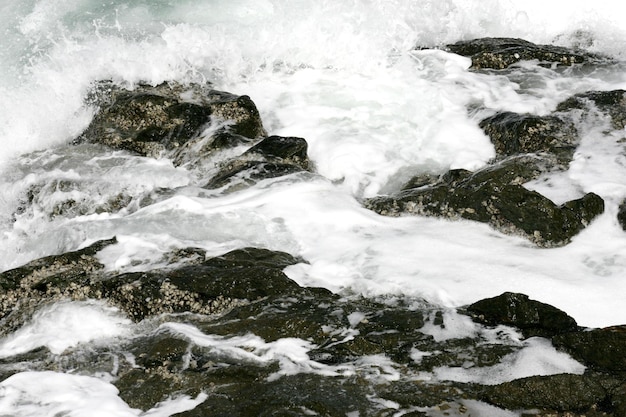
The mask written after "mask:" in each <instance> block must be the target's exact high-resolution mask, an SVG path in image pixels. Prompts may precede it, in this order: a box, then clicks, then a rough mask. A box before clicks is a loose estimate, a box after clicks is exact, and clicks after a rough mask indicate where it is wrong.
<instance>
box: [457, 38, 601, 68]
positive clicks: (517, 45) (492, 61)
mask: <svg viewBox="0 0 626 417" xmlns="http://www.w3.org/2000/svg"><path fill="white" fill-rule="evenodd" d="M447 49H448V50H449V51H450V52H453V53H455V54H459V55H463V56H468V57H471V58H472V67H471V68H472V69H485V68H490V69H505V68H508V67H509V66H511V65H513V64H516V63H518V62H520V61H531V60H537V61H539V62H540V63H541V64H543V65H546V66H551V65H553V64H554V65H566V66H570V65H574V64H581V63H585V62H595V61H599V60H600V57H598V56H596V55H593V54H590V53H587V52H584V51H574V50H570V49H567V48H563V47H559V46H552V45H536V44H534V43H531V42H528V41H525V40H523V39H515V38H480V39H474V40H469V41H460V42H457V43H455V44H452V45H448V46H447Z"/></svg>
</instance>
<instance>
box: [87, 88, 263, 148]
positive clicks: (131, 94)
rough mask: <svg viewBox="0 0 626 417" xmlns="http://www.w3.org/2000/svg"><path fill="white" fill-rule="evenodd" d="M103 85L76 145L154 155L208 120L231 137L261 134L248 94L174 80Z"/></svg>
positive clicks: (184, 140) (191, 134)
mask: <svg viewBox="0 0 626 417" xmlns="http://www.w3.org/2000/svg"><path fill="white" fill-rule="evenodd" d="M105 86H106V87H103V86H100V87H99V92H98V93H97V94H96V95H97V96H98V102H99V104H100V106H101V108H100V110H99V111H98V112H97V113H96V115H95V117H94V119H93V121H92V122H91V124H90V125H89V127H88V128H87V129H86V130H85V131H84V132H83V133H82V135H81V136H80V137H79V138H78V139H77V142H79V143H80V142H91V143H101V144H104V145H107V146H109V147H112V148H114V149H122V150H127V151H131V152H136V153H138V154H140V155H144V156H153V157H156V156H159V155H161V154H162V153H163V152H164V151H174V150H176V149H177V148H179V147H182V146H184V145H186V144H187V143H188V142H190V141H192V140H193V139H197V138H198V136H199V135H200V134H201V133H202V130H204V129H205V128H206V127H207V126H209V125H210V124H212V123H222V124H223V123H226V124H227V125H228V128H227V131H228V132H230V133H232V134H233V135H235V136H236V137H240V136H242V137H245V138H249V139H258V138H261V137H264V136H266V132H265V129H264V128H263V125H262V122H261V118H260V116H259V112H258V110H257V109H256V106H255V105H254V103H253V102H252V100H251V99H250V97H248V96H236V95H233V94H230V93H226V92H220V91H215V90H211V89H210V86H202V85H190V86H182V85H180V84H176V83H167V84H165V83H164V84H161V85H159V86H156V87H151V86H146V85H140V86H138V87H136V88H135V89H134V90H132V91H129V90H124V89H121V88H119V87H116V86H114V85H113V84H110V83H106V84H105Z"/></svg>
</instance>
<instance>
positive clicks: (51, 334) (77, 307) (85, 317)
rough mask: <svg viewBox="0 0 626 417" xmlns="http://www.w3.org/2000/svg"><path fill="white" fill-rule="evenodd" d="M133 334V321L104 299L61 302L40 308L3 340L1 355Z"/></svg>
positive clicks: (60, 349) (56, 348) (55, 349)
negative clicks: (105, 302)
mask: <svg viewBox="0 0 626 417" xmlns="http://www.w3.org/2000/svg"><path fill="white" fill-rule="evenodd" d="M128 334H130V320H129V319H127V318H126V317H124V316H123V315H122V314H121V313H120V312H119V311H118V310H117V309H115V308H112V307H109V306H106V305H105V304H103V303H102V302H96V301H84V302H79V301H75V302H59V303H55V304H52V305H49V306H47V307H44V308H42V309H41V310H39V311H37V312H36V313H35V314H34V316H33V318H32V319H31V320H30V321H29V322H28V323H26V324H25V325H24V326H22V327H20V328H19V329H18V330H17V331H15V332H14V333H11V334H9V335H8V336H6V337H4V338H3V339H0V357H2V358H7V357H10V356H14V355H18V354H20V353H25V352H28V351H31V350H33V349H36V348H39V347H42V346H43V347H47V348H48V349H49V350H50V352H52V353H53V354H61V353H63V352H64V351H65V350H66V349H68V348H71V347H74V346H77V345H78V344H80V343H87V342H92V341H107V340H108V341H111V340H112V338H115V337H120V336H124V335H128Z"/></svg>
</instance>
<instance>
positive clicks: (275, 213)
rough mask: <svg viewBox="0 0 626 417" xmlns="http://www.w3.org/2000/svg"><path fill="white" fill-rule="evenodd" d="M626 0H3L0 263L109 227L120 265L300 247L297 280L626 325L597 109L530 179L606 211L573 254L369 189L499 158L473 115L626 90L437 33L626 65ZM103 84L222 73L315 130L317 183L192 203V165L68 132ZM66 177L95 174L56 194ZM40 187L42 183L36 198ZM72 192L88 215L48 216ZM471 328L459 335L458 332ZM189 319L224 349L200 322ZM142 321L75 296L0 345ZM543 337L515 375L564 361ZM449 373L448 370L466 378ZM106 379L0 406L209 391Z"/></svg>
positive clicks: (24, 345) (76, 378) (288, 123)
mask: <svg viewBox="0 0 626 417" xmlns="http://www.w3.org/2000/svg"><path fill="white" fill-rule="evenodd" d="M621 8H622V6H621V4H618V2H588V1H568V2H550V3H548V2H540V1H530V0H524V1H505V0H501V1H495V0H488V1H485V0H471V1H461V0H444V1H429V0H393V1H387V0H384V1H383V0H369V1H366V0H350V1H334V2H331V1H315V2H311V1H300V0H297V1H283V0H261V1H259V0H255V1H248V0H229V1H222V0H201V1H198V0H179V1H167V0H156V1H148V0H104V1H96V0H26V1H23V0H4V1H3V3H2V5H1V6H0V12H1V13H0V16H1V18H0V33H1V34H2V42H1V43H0V143H1V144H2V146H1V147H0V172H1V173H2V175H1V176H0V270H1V271H4V270H7V269H10V268H14V267H17V266H19V265H22V264H24V263H26V262H28V261H30V260H33V259H36V258H39V257H42V256H46V255H51V254H59V253H63V252H66V251H69V250H74V249H77V248H80V247H83V246H86V245H88V244H90V243H92V242H94V241H96V240H99V239H105V238H110V237H111V236H113V235H115V236H117V239H118V241H119V243H118V244H117V245H114V246H111V247H108V248H106V249H105V250H103V251H102V252H101V253H100V254H99V256H100V260H101V261H102V262H103V263H105V265H106V267H107V269H109V270H117V271H136V270H146V269H149V268H153V267H155V266H158V262H159V259H160V258H161V255H162V254H163V253H165V252H167V251H170V250H172V249H175V248H184V247H190V246H191V247H199V248H202V249H204V250H206V251H207V255H208V256H212V255H219V254H222V253H225V252H226V251H228V250H231V249H235V248H241V247H246V246H256V247H262V248H268V249H272V250H281V251H286V252H289V253H291V254H293V255H295V256H301V257H302V258H304V259H306V260H307V261H308V263H307V264H299V265H295V266H291V267H289V268H287V270H286V273H287V274H288V275H289V277H291V278H292V279H294V280H295V281H296V282H298V283H299V284H300V285H303V286H318V287H325V288H328V289H330V290H331V291H333V292H336V293H340V294H345V295H351V294H361V295H365V296H380V295H393V296H403V297H404V296H405V297H414V298H415V299H425V300H426V301H428V302H430V303H432V304H434V305H439V306H442V307H457V306H461V305H465V304H468V303H471V302H474V301H476V300H478V299H481V298H485V297H490V296H495V295H497V294H500V293H502V292H504V291H515V292H522V293H525V294H528V295H529V296H531V297H532V298H534V299H536V300H540V301H542V302H546V303H549V304H552V305H554V306H556V307H559V308H561V309H563V310H565V311H567V312H568V313H569V314H570V315H572V316H573V317H574V318H575V319H576V320H577V321H578V323H579V324H580V325H583V326H593V327H601V326H608V325H615V324H623V323H626V308H624V304H623V298H622V294H624V293H626V280H625V279H624V277H625V276H626V234H625V233H624V232H623V231H622V229H621V227H620V226H619V225H618V223H617V220H616V212H617V207H618V204H619V203H620V202H621V201H622V200H623V199H624V197H626V152H625V149H624V144H623V140H622V139H623V137H624V132H623V131H609V132H607V129H606V126H605V125H603V124H602V123H600V122H598V123H597V124H587V125H584V126H581V127H580V131H581V132H583V137H582V142H581V145H580V147H579V148H578V150H577V153H576V155H575V157H574V160H573V162H572V163H571V164H570V166H569V169H568V170H567V171H566V172H564V173H561V174H558V175H556V174H555V175H554V176H552V177H550V178H547V179H545V181H541V182H534V183H531V184H527V187H529V188H532V189H535V190H538V191H540V192H542V193H544V194H545V195H547V196H548V197H549V198H551V199H553V201H555V202H556V203H562V202H564V201H567V200H570V199H572V198H578V197H580V196H582V195H583V194H584V193H587V192H595V193H597V194H599V195H600V196H601V197H603V198H604V200H605V203H606V210H605V213H604V214H603V215H601V216H600V217H599V218H597V219H596V220H595V221H594V222H593V223H592V224H591V225H590V226H589V227H588V228H586V229H585V230H584V231H583V232H582V233H580V234H579V235H578V236H576V237H575V238H574V240H573V242H572V243H571V244H569V245H567V246H565V247H562V248H555V249H539V248H536V247H534V246H533V245H532V244H530V243H529V242H527V241H526V240H524V239H522V238H518V237H512V236H506V235H503V234H501V233H499V232H497V231H494V230H493V229H491V228H490V227H489V226H486V225H483V224H478V223H473V222H468V221H454V222H452V221H447V220H441V219H435V218H425V217H399V218H386V217H382V216H379V215H377V214H375V213H373V212H371V211H369V210H366V209H364V208H363V207H362V205H361V203H360V201H361V199H362V198H367V197H373V196H376V195H380V194H385V193H390V192H393V191H397V190H398V189H399V188H400V186H401V185H402V184H403V183H404V182H406V181H407V180H408V179H409V178H411V177H412V176H413V175H415V174H417V173H425V172H426V173H435V174H439V173H443V172H445V171H447V170H449V169H451V168H465V169H470V170H474V169H477V168H480V167H481V166H484V165H485V163H486V162H487V161H489V160H490V159H491V158H493V157H494V155H495V153H494V148H493V145H492V144H491V142H490V140H489V138H488V137H487V136H486V135H485V134H484V132H483V131H482V130H481V129H480V128H479V127H478V122H479V121H480V120H481V119H483V118H484V117H486V116H488V115H491V114H493V113H495V112H496V111H501V110H509V111H514V112H520V113H524V112H528V113H532V114H538V115H545V114H547V113H549V112H550V111H553V110H554V109H555V107H556V105H557V104H558V103H559V102H560V101H563V100H564V99H566V98H568V97H570V96H571V95H573V94H575V93H579V92H584V91H589V90H612V89H624V88H626V67H625V66H624V65H613V66H610V67H607V68H606V69H604V70H597V71H594V72H592V73H581V72H576V71H567V70H559V72H558V73H557V70H556V69H551V68H543V67H538V66H536V65H533V64H532V63H529V64H528V65H526V64H524V65H520V66H519V67H518V68H517V69H516V70H513V71H509V72H507V73H506V74H500V75H487V74H485V73H480V72H471V71H468V67H469V66H470V60H469V59H468V58H464V57H460V56H458V55H454V54H451V53H447V52H444V51H442V50H438V49H436V48H437V47H441V46H444V45H445V44H447V43H453V42H456V41H459V40H464V39H472V38H477V37H484V36H507V37H520V38H524V39H526V40H529V41H532V42H536V43H551V44H556V45H562V46H567V47H583V48H585V49H586V50H588V51H590V52H595V53H600V54H604V55H608V56H612V57H614V58H616V59H617V60H622V59H623V60H626V26H625V24H624V20H623V18H622V16H623V14H622V13H620V12H621ZM423 47H426V48H429V49H422V48H423ZM98 80H112V81H113V82H114V83H116V84H119V85H121V86H125V87H129V88H132V87H133V86H134V85H136V84H138V83H148V84H153V85H156V84H158V83H161V82H163V81H168V80H176V81H179V82H182V83H189V82H210V83H212V84H213V86H214V88H216V89H218V90H224V91H229V92H232V93H235V94H240V95H242V94H246V95H249V96H250V97H251V98H252V100H253V101H254V102H255V103H256V105H257V107H258V109H259V111H260V113H261V117H262V119H263V122H264V125H265V128H266V130H267V131H268V132H269V133H270V134H275V135H283V136H289V135H291V136H299V137H304V138H306V140H307V142H308V143H309V156H310V158H311V160H312V161H313V162H314V163H315V169H316V172H317V173H319V174H320V176H316V177H314V178H308V179H306V180H302V179H300V178H294V177H287V178H279V179H275V180H272V181H266V182H262V183H260V184H258V185H256V186H254V187H251V188H249V189H246V190H243V191H239V192H235V193H230V194H226V195H218V194H214V195H207V196H206V197H205V198H201V197H199V196H198V194H197V193H196V192H194V190H195V187H196V186H198V185H199V181H200V180H199V173H198V172H195V171H193V170H190V169H185V168H181V167H176V166H174V164H173V163H172V162H171V161H169V160H167V159H151V158H144V157H139V156H133V155H131V154H127V153H123V152H119V151H117V152H113V151H109V152H108V153H102V152H98V153H96V152H95V151H93V150H91V149H90V148H81V147H71V146H68V144H69V143H70V141H71V140H72V139H73V138H75V137H76V136H77V135H78V134H80V132H82V131H83V129H85V128H86V127H87V125H88V124H89V122H90V120H91V118H92V117H93V115H94V112H95V111H96V109H95V107H93V106H91V105H89V104H86V103H89V101H88V100H86V98H87V97H88V95H89V92H90V91H91V88H92V86H93V83H94V82H96V81H98ZM469 109H481V110H479V111H474V112H472V111H468V110H469ZM64 180H73V181H75V182H79V183H80V184H82V186H81V187H80V188H79V189H74V188H71V189H64V188H63V187H62V186H59V184H61V183H62V182H63V181H64ZM32 187H39V188H38V189H41V190H43V191H42V192H41V193H39V194H38V196H39V197H38V198H35V199H34V200H33V201H30V202H29V204H25V202H24V198H25V197H24V196H25V195H27V194H28V190H29V189H32ZM161 188H168V189H174V188H175V189H177V190H179V191H178V192H177V194H175V195H172V196H170V197H169V198H166V199H163V200H162V201H159V202H158V203H156V204H153V205H149V206H143V207H142V206H140V205H139V204H133V203H132V201H138V200H139V199H140V198H141V197H142V196H145V195H150V193H151V192H153V191H155V190H158V189H161ZM120 193H123V194H124V195H126V196H127V197H128V198H129V199H130V201H131V204H129V205H128V206H126V207H125V208H124V209H122V210H120V211H115V212H109V211H107V210H106V208H104V209H102V210H97V211H95V212H94V211H93V210H91V211H90V210H89V208H90V207H92V208H93V207H96V206H101V207H106V202H108V201H110V200H111V199H112V198H114V197H115V196H117V195H119V194H120ZM68 198H71V199H72V200H73V201H79V202H81V204H82V206H81V207H83V209H81V208H80V207H79V208H78V209H76V210H74V211H70V212H68V211H63V210H62V211H58V210H56V207H58V205H59V204H62V202H63V201H66V200H68ZM77 317H80V318H81V320H77ZM172 326H174V324H172ZM178 326H180V325H178ZM463 326H464V325H463V323H459V324H458V328H456V329H454V330H455V331H458V332H459V334H463V332H464V327H463ZM176 329H177V330H176V331H179V332H183V333H184V334H186V335H188V337H190V338H195V339H194V340H197V341H198V343H213V344H216V345H219V341H218V340H217V339H210V337H211V336H210V335H204V334H197V329H195V330H194V329H193V328H186V327H180V328H176ZM142 331H145V329H144V328H143V327H141V326H140V325H137V324H132V323H131V322H130V321H129V320H128V319H127V318H125V317H124V316H123V315H122V314H121V313H120V312H119V311H117V310H114V309H111V308H110V307H108V306H106V305H104V304H101V303H99V302H74V303H72V302H64V303H59V304H55V305H52V306H48V307H46V310H42V311H40V312H38V313H37V314H36V315H35V316H34V317H33V318H32V320H31V321H30V322H29V324H27V325H25V326H24V327H22V328H20V329H18V330H17V331H15V332H14V333H12V334H10V335H7V336H6V337H4V338H3V339H2V340H0V357H2V358H10V357H11V356H13V355H18V354H20V353H24V352H27V351H29V350H32V349H36V348H38V347H41V346H45V347H47V348H48V349H49V350H50V351H51V352H52V353H61V352H63V350H64V349H66V348H68V347H74V346H77V345H79V344H86V345H89V344H90V343H93V344H107V343H114V340H115V339H119V338H122V339H123V338H127V337H131V336H132V335H136V334H138V333H140V332H142ZM230 343H235V342H232V341H231V342H230ZM240 344H241V345H246V344H252V345H251V346H260V345H262V344H263V342H262V341H261V340H256V339H253V340H248V341H241V342H240ZM255 344H256V345H255ZM223 348H224V349H228V348H229V347H228V346H225V347H223ZM231 348H232V347H231ZM264 349H265V350H266V351H270V352H272V353H271V355H273V357H275V358H291V359H290V360H291V362H294V363H295V364H296V365H297V364H298V363H300V368H298V366H295V369H303V368H304V367H305V365H306V363H307V360H308V359H306V353H305V352H306V346H305V345H303V344H302V343H300V344H299V343H298V342H294V341H291V344H284V345H280V346H279V345H271V346H269V345H267V346H265V347H264ZM288 351H291V352H292V354H288V353H285V352H288ZM546 351H549V348H547V347H545V346H540V345H532V346H528V349H527V350H526V352H527V353H526V356H525V357H524V358H525V359H524V358H522V359H520V361H522V362H520V363H517V364H514V365H511V366H510V367H508V368H512V369H513V371H511V369H508V371H507V370H506V369H507V367H506V366H504V367H503V368H502V369H501V370H500V371H498V370H495V371H496V372H495V374H496V375H501V374H502V373H507V372H513V373H515V372H516V371H515V369H518V370H524V372H526V374H528V372H530V374H532V373H542V372H544V371H545V370H542V369H541V366H542V365H541V362H537V361H534V362H533V360H532V357H533V354H537V355H539V352H541V353H542V354H543V355H548V356H550V355H556V354H552V353H548V354H546ZM298 355H300V356H298ZM550 357H552V356H550ZM298 358H301V359H298ZM279 360H282V359H279ZM523 360H526V361H528V362H523ZM569 360H570V359H568V358H561V357H558V358H557V357H556V356H554V359H550V360H547V361H548V362H549V363H548V364H544V365H545V366H546V367H550V366H556V365H554V364H555V363H558V364H559V365H558V366H557V368H558V369H570V370H577V368H576V367H577V366H579V364H576V363H574V364H572V363H570V362H568V361H569ZM291 362H290V363H291ZM538 363H539V364H538ZM529 370H530V371H529ZM492 371H493V370H492ZM320 372H321V371H320ZM446 372H447V371H442V373H441V374H440V375H437V376H436V377H438V378H443V379H445V378H451V379H455V378H457V379H456V380H459V379H458V378H461V379H463V378H470V379H471V378H472V376H467V375H466V376H458V375H457V376H454V375H450V372H451V371H449V372H448V373H447V374H446ZM490 372H491V371H490ZM473 377H474V378H481V377H485V376H473ZM485 378H486V377H485ZM494 378H496V379H498V378H500V380H506V377H502V376H496V377H494ZM110 380H111V375H108V376H107V375H100V374H98V375H91V376H88V375H75V374H71V373H62V372H51V371H48V372H29V370H27V369H24V370H22V372H20V373H17V374H16V375H14V376H13V377H11V379H10V380H7V381H5V382H2V383H0V393H1V394H2V396H1V397H0V415H33V416H34V415H72V416H74V415H91V416H93V415H103V416H104V415H116V416H117V415H119V416H126V415H129V416H132V415H150V416H169V415H172V414H174V413H176V412H179V411H181V410H186V409H191V408H193V407H194V406H196V405H197V404H198V403H199V402H202V401H203V400H204V397H202V396H200V397H198V398H194V399H191V398H187V397H177V398H173V399H172V400H171V401H170V402H169V403H164V404H162V405H161V406H160V407H159V408H156V409H153V410H150V411H146V413H145V414H141V411H139V410H135V409H131V408H130V407H129V406H128V405H126V404H125V403H124V402H123V401H122V400H121V399H120V398H119V397H118V396H117V392H116V390H115V388H114V387H113V386H112V385H111V384H110V383H109V382H110ZM95 404H100V405H99V406H96V405H95ZM98 407H99V408H98ZM144 411H145V410H144ZM56 413H60V414H56ZM98 413H100V414H98Z"/></svg>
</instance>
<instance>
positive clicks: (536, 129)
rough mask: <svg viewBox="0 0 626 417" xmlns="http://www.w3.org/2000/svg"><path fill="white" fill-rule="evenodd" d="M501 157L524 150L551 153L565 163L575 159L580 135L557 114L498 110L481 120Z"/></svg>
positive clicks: (481, 125) (497, 153) (481, 124)
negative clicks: (541, 114)
mask: <svg viewBox="0 0 626 417" xmlns="http://www.w3.org/2000/svg"><path fill="white" fill-rule="evenodd" d="M480 127H481V128H482V129H483V130H484V131H485V133H486V134H487V135H488V136H489V138H490V139H491V142H492V143H493V145H494V147H495V150H496V155H497V156H498V157H499V158H504V157H508V156H513V155H517V154H525V153H550V154H553V155H555V156H556V157H557V160H558V161H559V163H561V164H562V165H563V166H567V164H568V163H569V162H570V161H571V160H572V157H573V155H574V151H575V150H576V146H577V145H578V134H577V131H576V128H575V127H574V124H573V123H572V122H570V121H566V120H563V119H561V118H558V117H556V116H535V115H530V114H517V113H511V112H502V113H497V114H495V115H493V116H491V117H488V118H486V119H484V120H483V121H481V122H480Z"/></svg>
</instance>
